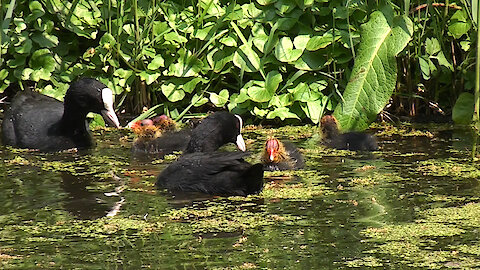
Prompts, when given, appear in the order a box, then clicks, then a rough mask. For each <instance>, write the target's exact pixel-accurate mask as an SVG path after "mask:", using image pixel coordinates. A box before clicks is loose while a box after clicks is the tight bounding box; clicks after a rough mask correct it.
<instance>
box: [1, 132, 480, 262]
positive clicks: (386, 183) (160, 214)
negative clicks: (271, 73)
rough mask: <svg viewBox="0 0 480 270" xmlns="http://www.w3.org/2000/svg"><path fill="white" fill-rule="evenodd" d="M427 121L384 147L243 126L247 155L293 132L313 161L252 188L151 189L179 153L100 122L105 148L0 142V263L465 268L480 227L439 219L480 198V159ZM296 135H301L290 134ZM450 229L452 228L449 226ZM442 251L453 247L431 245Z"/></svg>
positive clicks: (467, 138)
mask: <svg viewBox="0 0 480 270" xmlns="http://www.w3.org/2000/svg"><path fill="white" fill-rule="evenodd" d="M432 132H433V133H432V134H433V135H432V136H403V135H402V136H401V135H382V136H381V137H380V138H379V139H380V141H379V145H380V148H381V149H380V151H377V152H374V153H355V152H349V151H335V150H330V149H326V148H324V147H322V146H319V145H318V139H317V138H315V137H314V139H310V137H311V135H312V134H313V133H315V128H313V127H296V129H295V130H294V131H290V133H289V131H288V130H284V129H276V130H268V129H258V130H251V131H250V132H249V131H248V130H247V131H246V134H245V138H246V139H247V145H248V147H249V150H251V151H253V152H254V154H253V155H252V157H250V158H249V161H251V162H258V159H259V155H260V151H261V149H262V147H263V143H264V137H266V135H268V134H272V133H277V134H281V136H279V137H281V138H285V139H286V140H288V139H290V140H291V141H293V142H295V143H297V145H298V146H299V147H300V148H301V149H302V150H301V151H302V153H303V154H304V156H305V160H306V166H305V168H304V169H303V170H299V171H285V172H266V173H265V188H264V190H263V191H262V193H261V194H259V195H256V196H248V197H218V196H210V195H205V194H200V193H190V192H189V193H186V192H175V193H171V192H167V191H163V190H157V189H156V188H155V186H154V183H155V177H156V175H158V173H159V172H160V171H161V170H162V169H163V168H164V167H165V166H167V165H168V163H169V162H172V160H174V159H175V157H171V158H169V159H167V160H159V159H156V158H153V159H139V158H135V157H132V156H131V153H130V143H131V140H132V138H131V137H128V138H127V139H125V138H124V137H125V136H130V135H129V134H128V133H127V134H126V133H125V131H117V132H113V133H106V132H104V131H99V132H97V133H96V134H95V135H96V137H97V141H98V144H97V148H96V149H94V150H93V151H89V152H86V153H57V154H41V153H35V152H28V151H16V150H13V149H9V148H4V147H3V148H0V152H1V154H2V156H3V162H1V163H0V174H1V175H2V176H3V177H2V181H1V182H0V190H2V192H0V201H2V204H0V226H2V228H3V229H2V230H1V231H0V258H2V259H0V265H2V266H3V267H5V268H19V269H22V268H23V269H31V268H94V269H98V268H120V269H124V268H127V269H137V268H145V267H150V268H157V269H158V268H161V269H178V268H186V269H199V268H201V269H205V268H209V269H212V268H218V269H225V268H228V269H247V268H264V269H278V268H284V269H285V268H286V269H338V268H339V269H345V268H366V267H368V268H379V269H380V268H381V269H383V268H386V267H387V266H388V267H389V268H390V267H391V268H401V269H403V268H405V269H406V268H410V267H414V268H415V267H417V268H441V267H444V266H445V265H453V266H455V265H457V266H458V267H464V268H468V267H469V264H467V263H466V262H467V261H468V260H469V261H472V262H478V259H476V258H475V257H474V255H475V254H473V253H468V252H467V251H466V250H467V249H470V250H475V248H479V247H478V246H477V245H478V241H477V240H476V237H475V235H476V234H475V230H480V228H479V225H472V224H468V226H470V227H468V226H467V225H462V224H463V223H461V222H466V220H469V218H470V217H469V216H468V215H467V214H462V215H464V216H462V218H463V219H459V220H461V221H458V220H455V219H453V218H454V217H455V215H446V214H445V217H444V219H448V218H452V219H450V220H448V224H444V223H443V221H442V220H437V219H436V217H437V216H442V215H443V214H442V212H441V211H443V210H444V209H446V210H448V209H450V208H452V207H453V208H454V209H457V210H458V211H459V213H463V212H464V211H466V209H467V208H468V209H470V208H472V207H475V206H476V204H477V203H478V202H479V201H480V188H479V185H478V179H479V176H480V173H479V174H476V173H477V172H478V171H479V169H478V168H477V167H478V166H477V165H476V164H472V163H471V162H470V161H469V159H468V157H469V151H470V149H471V143H470V142H471V134H470V135H469V133H468V131H462V130H450V129H439V130H438V131H432ZM99 133H101V134H99ZM297 134H300V135H301V138H300V139H292V138H296V137H295V136H297ZM100 135H101V136H100ZM125 141H126V142H125ZM225 149H226V150H231V149H233V147H231V146H229V147H227V148H225ZM435 211H436V212H435ZM432 213H433V214H432ZM459 215H460V214H459ZM472 216H474V215H472ZM442 217H443V216H442ZM459 222H460V223H459ZM417 225H423V227H420V229H418V228H417V227H416V226H417ZM430 226H431V227H430ZM450 227H454V228H450ZM402 228H409V229H411V231H408V232H403V231H401V229H402ZM413 228H416V229H415V230H414V229H413ZM422 228H423V229H422ZM429 228H433V229H429ZM445 228H449V229H450V231H449V232H450V234H447V233H444V234H442V232H443V231H445V230H446V229H445ZM468 228H473V229H468ZM454 229H458V230H463V231H464V232H465V233H464V234H460V233H457V231H453V230H454ZM382 233H384V234H382ZM427 233H428V234H427ZM455 233H456V234H455ZM397 235H399V236H398V238H393V237H396V236H397ZM416 235H419V237H418V238H414V237H415V236H416ZM388 237H391V239H390V238H388ZM411 237H413V238H412V239H413V240H411V241H410V240H409V239H410V238H411ZM392 239H393V240H392ZM393 243H395V244H397V245H396V246H394V245H393ZM417 243H421V244H420V245H418V244H417ZM402 245H405V246H408V247H409V249H402V247H403V246H402ZM462 246H464V248H462ZM441 250H447V251H448V252H450V253H448V254H443V253H441V254H443V255H442V256H443V257H441V258H442V259H433V258H430V257H428V256H427V255H425V254H427V253H426V252H427V251H430V252H433V253H434V254H437V251H438V252H440V251H441ZM415 254H419V255H418V256H416V255H415ZM438 254H440V253H438ZM438 254H437V255H438ZM459 254H461V255H459ZM472 254H473V255H472ZM420 255H421V256H420ZM439 256H440V255H439ZM455 256H456V257H455ZM462 256H463V257H465V259H461V258H463V257H462ZM3 258H5V259H3ZM425 258H428V260H427V259H425ZM436 258H437V257H436Z"/></svg>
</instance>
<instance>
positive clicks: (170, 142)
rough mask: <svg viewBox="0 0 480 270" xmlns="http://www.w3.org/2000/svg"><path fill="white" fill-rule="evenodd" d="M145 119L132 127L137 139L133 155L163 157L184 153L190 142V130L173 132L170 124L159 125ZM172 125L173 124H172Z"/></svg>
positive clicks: (133, 147) (156, 122)
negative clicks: (176, 152)
mask: <svg viewBox="0 0 480 270" xmlns="http://www.w3.org/2000/svg"><path fill="white" fill-rule="evenodd" d="M156 119H157V118H155V119H154V120H153V121H152V120H150V119H145V120H141V121H136V122H135V123H133V125H132V127H131V128H132V130H133V132H134V133H135V134H136V135H137V138H136V139H135V141H134V142H133V146H132V152H133V153H134V154H135V155H153V156H158V157H163V156H165V155H167V154H171V153H173V152H175V151H184V150H185V148H187V144H188V141H189V140H190V134H191V130H190V129H188V128H187V129H182V130H179V131H176V132H173V130H174V129H173V128H172V124H167V123H165V122H163V123H160V124H159V121H158V119H157V121H156ZM172 123H173V125H175V124H174V122H172Z"/></svg>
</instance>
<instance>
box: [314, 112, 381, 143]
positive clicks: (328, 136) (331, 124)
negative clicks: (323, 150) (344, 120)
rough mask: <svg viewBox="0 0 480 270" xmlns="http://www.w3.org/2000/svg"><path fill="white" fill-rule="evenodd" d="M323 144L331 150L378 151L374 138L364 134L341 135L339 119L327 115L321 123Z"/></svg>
mask: <svg viewBox="0 0 480 270" xmlns="http://www.w3.org/2000/svg"><path fill="white" fill-rule="evenodd" d="M320 125H321V130H322V140H323V143H324V144H325V145H326V146H328V147H331V148H335V149H339V150H352V151H375V150H378V145H377V140H376V139H375V137H374V136H372V135H370V134H367V133H362V132H346V133H340V131H339V129H338V122H337V119H335V117H334V116H333V115H326V116H324V117H322V119H321V121H320Z"/></svg>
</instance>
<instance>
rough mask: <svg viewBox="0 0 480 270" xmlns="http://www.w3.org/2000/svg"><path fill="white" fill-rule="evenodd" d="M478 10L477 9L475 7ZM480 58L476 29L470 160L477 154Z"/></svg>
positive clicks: (479, 34)
mask: <svg viewBox="0 0 480 270" xmlns="http://www.w3.org/2000/svg"><path fill="white" fill-rule="evenodd" d="M477 8H478V7H477ZM479 11H480V10H477V22H480V12H479ZM479 56H480V27H477V59H476V60H475V96H474V102H475V108H474V113H473V119H472V120H473V128H474V129H475V133H476V134H475V135H474V137H475V139H474V145H473V147H472V158H474V157H475V156H476V154H477V153H476V152H477V147H476V146H477V145H476V144H477V140H476V137H477V136H478V131H479V130H480V129H479V119H480V60H479V59H478V57H479Z"/></svg>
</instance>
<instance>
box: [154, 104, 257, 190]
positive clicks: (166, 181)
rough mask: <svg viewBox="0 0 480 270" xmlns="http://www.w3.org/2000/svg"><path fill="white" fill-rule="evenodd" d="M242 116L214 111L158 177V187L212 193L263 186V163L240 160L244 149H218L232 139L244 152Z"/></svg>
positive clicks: (193, 132)
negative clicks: (182, 151) (182, 152)
mask: <svg viewBox="0 0 480 270" xmlns="http://www.w3.org/2000/svg"><path fill="white" fill-rule="evenodd" d="M241 128H242V119H241V118H240V117H239V116H238V115H233V114H231V113H228V112H216V113H214V114H212V115H210V116H209V117H207V118H205V119H204V120H203V121H202V122H201V123H200V124H199V125H198V126H197V127H196V128H195V129H194V130H193V131H192V136H191V139H190V141H189V143H188V146H187V149H186V150H185V154H184V155H182V156H181V157H180V158H179V159H178V160H177V161H175V162H173V163H172V164H170V165H169V166H168V167H167V168H166V169H165V170H163V171H162V172H161V173H160V175H159V176H158V178H157V183H156V184H157V186H158V187H161V188H166V189H168V190H170V191H175V190H180V191H199V192H203V193H208V194H213V195H226V196H228V195H241V196H246V195H249V194H255V193H258V192H260V191H261V190H262V188H263V165H262V164H260V163H259V164H255V165H251V164H250V163H248V162H246V161H245V160H243V158H244V157H246V156H248V155H250V153H245V152H219V151H216V150H217V149H218V148H219V147H220V146H222V145H224V144H226V143H229V142H235V143H236V144H237V147H238V148H239V149H240V150H242V151H245V142H244V140H243V138H242V135H241V133H240V131H241Z"/></svg>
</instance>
